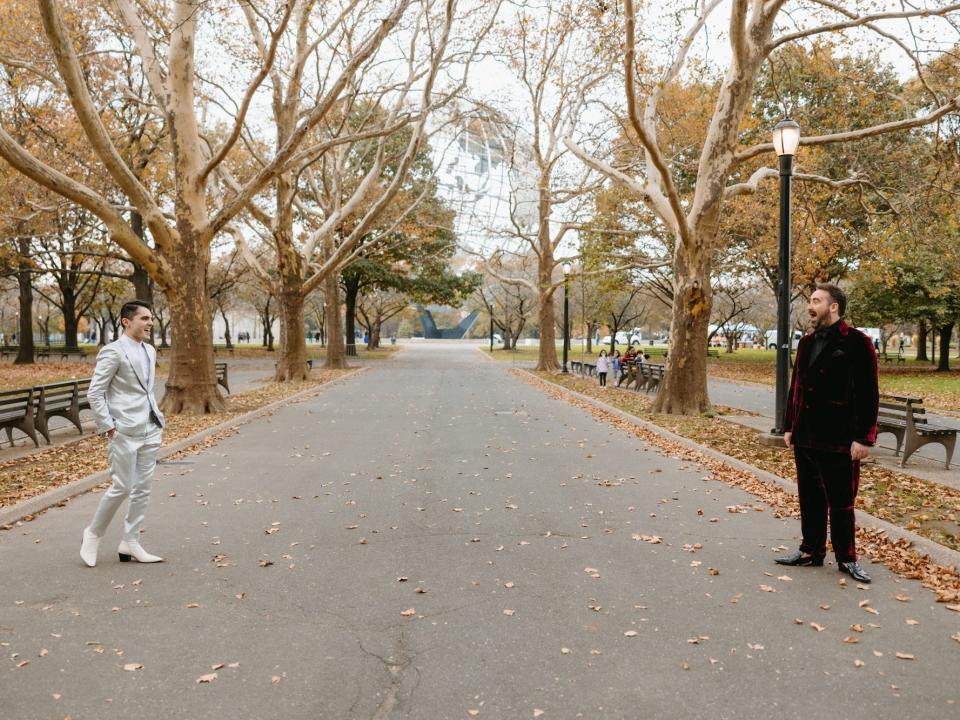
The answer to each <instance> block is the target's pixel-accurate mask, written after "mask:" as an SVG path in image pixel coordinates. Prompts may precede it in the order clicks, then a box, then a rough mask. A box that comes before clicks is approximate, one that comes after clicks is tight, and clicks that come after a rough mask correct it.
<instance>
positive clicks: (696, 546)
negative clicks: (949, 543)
mask: <svg viewBox="0 0 960 720" xmlns="http://www.w3.org/2000/svg"><path fill="white" fill-rule="evenodd" d="M190 460H191V461H192V464H187V465H164V466H161V467H160V468H159V475H158V482H157V483H156V484H155V486H154V496H153V501H152V506H151V512H150V515H149V517H148V528H147V532H146V533H145V535H144V544H145V546H146V547H147V548H148V549H150V550H151V551H153V552H157V553H160V554H163V555H165V556H166V557H167V558H168V562H166V563H164V564H160V565H152V566H149V565H137V564H135V563H124V564H121V563H119V562H117V558H116V555H115V553H114V552H112V551H113V550H114V549H115V546H116V542H117V540H118V532H119V529H118V527H117V526H116V524H115V526H114V527H113V528H112V529H111V534H110V535H109V536H108V537H107V538H106V539H105V541H104V543H103V545H102V547H101V560H100V564H99V565H98V566H97V567H96V568H94V569H89V568H86V567H84V566H83V565H82V564H81V562H80V559H79V557H78V553H77V551H78V548H79V541H80V530H81V528H82V527H83V525H84V523H85V522H86V520H87V519H88V518H89V516H90V514H91V513H92V511H93V508H94V505H95V503H96V501H97V499H98V496H97V495H94V494H90V495H87V496H83V497H80V498H77V499H75V500H73V501H71V502H70V503H69V504H68V505H66V506H65V507H63V508H57V509H54V510H51V511H50V512H48V513H46V514H45V515H43V516H41V517H39V518H38V519H37V520H35V521H34V522H31V523H27V524H24V525H23V526H21V527H19V528H16V529H14V530H12V531H8V532H5V533H2V534H0V649H2V656H3V665H2V666H0V716H2V717H3V718H10V719H11V720H13V719H16V720H32V719H33V718H57V719H60V718H63V717H66V716H70V717H71V718H73V719H74V720H86V719H87V718H91V719H94V718H96V719H97V720H101V719H106V718H124V719H126V718H132V717H140V718H147V719H151V718H164V719H168V718H185V719H186V718H189V719H191V720H198V719H200V718H216V719H218V720H220V719H224V718H231V719H238V720H245V719H247V718H250V719H253V718H278V719H279V718H282V719H285V720H286V719H300V718H303V719H305V720H306V719H310V720H316V719H318V718H337V719H339V718H346V719H353V718H364V719H366V718H379V719H385V718H422V719H424V720H442V719H444V718H470V717H479V718H533V717H543V718H544V719H545V720H552V719H553V718H577V717H582V718H588V719H590V720H593V719H595V718H631V719H632V718H712V719H717V718H771V717H773V718H811V717H827V716H829V717H846V718H871V719H874V720H875V719H877V718H893V717H896V718H901V717H909V718H911V719H917V718H937V719H938V720H942V719H943V718H948V717H958V714H960V707H958V703H960V684H958V682H957V678H958V668H960V642H957V641H956V640H954V639H951V635H952V634H954V633H957V632H958V631H960V613H955V612H949V611H948V610H946V609H945V608H944V607H943V606H942V605H938V604H936V603H935V602H934V598H933V596H932V595H931V594H930V593H929V592H927V591H925V590H924V589H923V588H921V587H920V586H919V585H918V584H917V583H914V582H910V581H906V580H902V579H900V578H898V577H896V576H894V575H892V574H891V573H889V572H887V571H886V570H885V569H884V568H882V567H880V566H871V565H870V564H869V563H867V566H868V568H869V569H870V571H871V572H872V573H873V575H874V584H873V585H872V586H870V587H869V589H868V588H858V587H856V585H855V584H854V583H852V582H851V583H848V584H846V585H845V586H844V585H841V584H840V579H841V575H840V574H839V573H838V572H837V571H836V568H835V567H834V566H832V564H831V565H830V566H829V567H824V568H820V569H812V568H797V569H789V570H788V572H786V573H784V572H783V571H782V569H779V568H777V566H775V565H774V564H773V562H772V556H773V554H774V552H773V548H775V547H777V546H788V547H791V548H792V547H793V546H794V545H795V543H796V534H797V532H798V525H797V522H796V521H792V520H777V519H775V518H774V517H772V514H771V513H770V512H757V511H754V510H752V509H751V510H749V511H748V512H745V513H731V512H728V511H727V510H726V508H727V507H728V506H735V505H742V506H745V505H747V504H749V503H754V504H756V500H755V499H754V498H752V497H751V496H749V495H747V494H746V493H744V492H743V491H740V490H738V489H734V488H730V487H728V486H726V485H724V484H722V483H720V482H715V481H706V480H704V477H705V475H706V473H705V471H704V470H702V469H700V468H697V467H694V466H691V465H689V464H688V463H683V462H681V461H679V460H675V459H672V458H669V457H665V456H662V455H661V454H659V453H658V452H657V451H655V450H653V449H651V448H648V447H647V446H645V445H644V444H643V443H642V442H640V441H639V440H638V439H636V438H634V437H632V436H625V435H624V434H623V433H621V432H617V431H615V430H614V429H613V428H610V427H607V426H605V425H603V424H600V423H598V422H596V421H594V420H593V419H592V418H591V417H590V416H588V415H587V414H586V413H585V412H583V411H582V410H579V409H577V408H574V407H572V406H570V405H567V404H565V403H562V402H560V401H556V400H553V399H550V398H549V397H547V396H546V395H544V394H543V393H541V392H540V391H538V390H536V389H535V388H533V387H530V386H529V385H527V384H525V383H524V382H522V381H521V380H520V379H518V378H516V377H514V376H511V375H510V374H509V373H508V371H507V368H505V367H504V366H503V365H500V364H497V363H493V362H489V361H487V360H485V359H484V358H483V357H482V356H481V354H480V353H479V352H477V351H476V350H475V349H472V348H469V347H464V346H463V345H455V344H423V345H419V346H411V347H409V348H408V349H407V350H405V351H404V352H403V353H401V354H400V355H399V356H398V357H396V358H394V359H393V360H391V361H389V362H387V363H383V364H381V365H378V366H376V367H375V368H372V369H371V370H370V371H368V372H367V373H365V374H364V375H362V376H360V377H357V378H355V379H353V380H351V381H348V382H346V383H343V384H340V385H337V386H335V387H331V388H330V389H329V390H328V391H326V392H324V393H321V394H319V395H317V396H316V397H314V398H313V399H310V400H307V401H304V402H300V403H298V404H292V405H290V406H288V407H286V408H285V409H283V410H281V411H279V412H277V413H275V414H274V415H273V416H272V417H270V418H267V419H263V420H260V421H257V422H255V423H251V424H249V425H246V426H244V427H242V428H241V429H240V430H239V432H238V433H237V434H236V435H235V436H233V437H231V438H228V439H227V440H224V441H222V442H220V443H219V444H218V445H217V446H215V447H213V448H210V449H207V450H205V451H203V452H201V453H199V454H197V455H195V456H193V457H192V458H190ZM714 518H715V519H716V520H715V521H714ZM635 535H636V536H637V537H640V538H643V537H646V538H647V539H648V540H652V539H655V538H657V537H658V538H662V542H660V543H654V542H648V541H646V540H643V539H639V540H638V539H634V536H635ZM685 546H686V547H685ZM691 551H692V552H691ZM418 588H419V591H418ZM896 596H900V598H902V599H901V600H898V599H896ZM907 598H909V599H907ZM868 611H870V612H868ZM813 623H816V626H814V625H813ZM851 626H856V627H855V628H854V629H851ZM858 629H859V630H862V632H858V631H857V630H858ZM845 638H849V639H850V640H856V641H858V642H856V643H853V642H850V641H845ZM898 653H901V654H902V655H904V656H911V657H912V658H913V659H898V657H897V654H898ZM857 661H860V662H862V667H858V666H857V664H855V663H857ZM221 663H222V664H223V667H218V668H217V669H216V670H214V669H213V668H214V667H216V666H219V665H220V664H221ZM125 665H126V666H128V667H130V668H132V669H130V670H125V669H124V666H125ZM141 666H142V667H141ZM212 673H216V677H215V678H213V677H212ZM205 675H207V676H211V677H209V678H208V679H210V680H212V681H211V682H203V683H198V682H197V680H198V679H199V678H201V676H205Z"/></svg>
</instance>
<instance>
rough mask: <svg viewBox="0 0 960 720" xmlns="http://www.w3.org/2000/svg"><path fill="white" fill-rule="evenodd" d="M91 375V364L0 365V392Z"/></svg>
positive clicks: (43, 363) (5, 363) (6, 363)
mask: <svg viewBox="0 0 960 720" xmlns="http://www.w3.org/2000/svg"><path fill="white" fill-rule="evenodd" d="M92 374H93V363H92V362H89V363H88V362H65V363H57V362H40V363H34V364H33V365H14V364H13V363H9V362H4V363H0V390H15V389H17V388H23V387H33V386H34V385H44V384H46V383H52V382H59V381H61V380H77V379H79V378H88V377H90V376H91V375H92Z"/></svg>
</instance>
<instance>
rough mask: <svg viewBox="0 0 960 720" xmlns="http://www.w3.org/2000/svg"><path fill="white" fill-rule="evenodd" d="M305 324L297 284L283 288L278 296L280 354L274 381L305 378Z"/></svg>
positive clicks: (301, 297) (301, 299) (301, 298)
mask: <svg viewBox="0 0 960 720" xmlns="http://www.w3.org/2000/svg"><path fill="white" fill-rule="evenodd" d="M288 293H289V295H288ZM305 325H306V323H305V322H304V311H303V296H302V295H301V294H300V287H299V284H298V285H297V286H296V287H287V288H284V290H283V293H282V295H281V298H280V356H279V357H278V358H277V370H276V373H275V374H274V378H273V379H274V380H275V381H276V382H287V381H289V380H306V379H307V374H308V373H307V336H306V331H305V329H304V328H305Z"/></svg>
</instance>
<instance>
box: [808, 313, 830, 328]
mask: <svg viewBox="0 0 960 720" xmlns="http://www.w3.org/2000/svg"><path fill="white" fill-rule="evenodd" d="M810 327H812V328H813V329H814V330H822V329H823V328H826V327H830V314H829V313H827V314H826V315H814V316H813V317H811V318H810Z"/></svg>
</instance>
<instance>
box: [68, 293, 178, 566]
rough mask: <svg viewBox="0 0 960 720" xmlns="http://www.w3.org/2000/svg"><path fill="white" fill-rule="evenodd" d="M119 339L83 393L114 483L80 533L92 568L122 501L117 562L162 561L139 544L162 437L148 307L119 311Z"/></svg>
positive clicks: (135, 303) (138, 303)
mask: <svg viewBox="0 0 960 720" xmlns="http://www.w3.org/2000/svg"><path fill="white" fill-rule="evenodd" d="M120 324H121V325H122V326H123V335H121V336H120V337H119V339H117V340H115V341H114V342H112V343H110V344H109V345H106V346H104V347H103V348H102V349H101V350H100V353H99V354H98V355H97V367H96V369H95V370H94V372H93V379H92V380H91V381H90V389H89V390H87V398H88V399H89V401H90V410H91V411H92V412H93V415H94V418H95V420H96V424H97V432H99V433H100V435H101V436H102V437H104V438H106V439H107V441H108V442H109V443H110V445H109V447H110V450H109V454H110V478H111V480H112V481H113V484H112V485H111V486H110V489H109V490H107V491H106V492H105V493H104V494H103V497H101V498H100V504H99V505H98V506H97V511H96V513H95V514H94V516H93V520H92V521H91V522H90V525H89V526H88V527H86V528H85V529H84V531H83V542H82V544H81V545H80V557H81V558H82V559H83V561H84V562H85V563H86V564H87V565H89V566H90V567H93V566H94V565H96V564H97V549H98V547H99V545H100V538H102V537H103V535H104V533H106V531H107V526H108V525H109V524H110V521H111V520H112V519H113V516H114V514H116V512H117V510H118V509H119V507H120V506H121V505H122V504H123V501H124V500H125V499H127V498H129V499H130V507H129V508H128V510H127V516H126V518H125V519H124V522H123V540H122V541H121V543H120V547H119V550H118V552H119V555H120V560H121V562H128V561H130V560H136V561H137V562H147V563H152V562H161V561H162V560H163V558H160V557H157V556H156V555H151V554H150V553H148V552H147V551H146V550H144V549H143V547H142V546H141V545H140V528H141V527H142V525H143V519H144V515H145V513H146V510H147V503H148V502H149V500H150V486H151V484H152V483H153V471H154V469H155V468H156V465H157V451H158V450H159V449H160V442H161V440H162V437H163V414H162V413H161V412H160V409H159V408H158V407H157V401H156V398H154V396H153V380H154V375H155V368H156V364H157V351H156V350H155V349H154V348H153V346H152V345H150V344H148V343H147V342H145V340H147V339H149V337H150V330H151V329H152V327H153V315H152V313H151V310H150V305H149V304H148V303H146V302H144V301H142V300H132V301H130V302H128V303H125V304H124V306H123V307H122V308H121V310H120Z"/></svg>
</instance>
